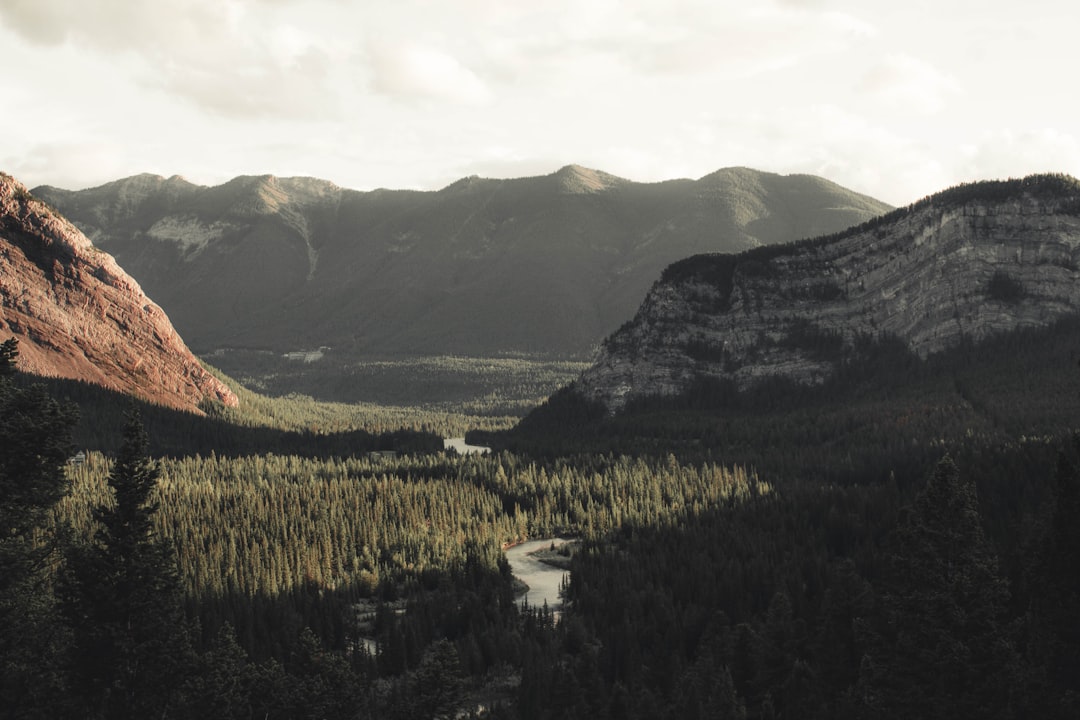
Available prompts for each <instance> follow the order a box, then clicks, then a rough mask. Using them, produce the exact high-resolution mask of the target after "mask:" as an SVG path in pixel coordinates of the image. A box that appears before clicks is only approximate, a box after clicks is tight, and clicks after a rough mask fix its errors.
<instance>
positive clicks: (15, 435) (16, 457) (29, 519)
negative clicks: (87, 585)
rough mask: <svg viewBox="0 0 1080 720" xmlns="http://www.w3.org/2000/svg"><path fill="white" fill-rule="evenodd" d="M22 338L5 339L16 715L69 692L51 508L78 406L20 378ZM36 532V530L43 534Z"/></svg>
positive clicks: (0, 466) (8, 609)
mask: <svg viewBox="0 0 1080 720" xmlns="http://www.w3.org/2000/svg"><path fill="white" fill-rule="evenodd" d="M17 356H18V342H17V341H16V340H15V339H14V338H11V339H9V340H6V341H5V342H3V343H0V628H3V630H2V631H0V698H3V701H2V703H0V704H2V705H3V706H4V707H3V712H4V713H5V714H6V716H8V717H26V718H29V717H49V716H51V715H54V714H55V712H56V702H57V701H58V699H59V698H60V697H61V696H62V694H63V693H62V687H63V685H62V678H61V677H60V676H59V674H58V673H57V672H56V668H57V667H58V666H59V663H58V662H57V661H56V658H57V656H58V653H59V652H60V651H61V649H62V647H63V645H64V644H65V643H66V638H65V636H64V632H63V627H62V624H61V623H60V622H59V621H58V618H57V616H56V612H55V603H54V601H53V595H52V590H51V586H50V583H49V575H48V573H47V565H48V563H49V561H50V559H51V557H52V554H53V549H54V546H55V538H54V537H53V535H52V533H51V532H50V531H49V527H48V526H49V523H48V513H49V511H50V510H51V509H52V507H53V506H54V505H55V504H56V502H57V501H58V500H60V498H61V497H63V496H64V495H65V494H66V493H67V492H68V491H69V488H70V483H69V481H68V480H67V477H66V475H65V472H64V463H65V460H66V459H67V457H68V456H69V455H70V453H71V450H70V442H71V441H70V438H71V428H72V426H73V425H74V424H75V418H76V415H75V411H74V409H73V408H71V407H69V406H66V405H62V404H60V403H57V402H56V401H55V400H53V399H52V398H50V397H49V396H48V395H47V394H46V393H45V391H44V389H43V388H42V387H41V386H40V385H34V386H30V387H19V386H18V385H17V384H16V381H15V360H16V357H17ZM35 536H36V537H35Z"/></svg>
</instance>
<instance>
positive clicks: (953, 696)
mask: <svg viewBox="0 0 1080 720" xmlns="http://www.w3.org/2000/svg"><path fill="white" fill-rule="evenodd" d="M894 541H895V545H894V551H893V552H892V553H891V555H890V557H889V571H888V576H887V580H886V587H885V592H884V596H883V601H882V611H883V612H882V615H883V617H882V619H883V621H884V622H883V623H882V624H881V625H879V628H878V630H879V633H880V634H878V635H877V636H876V637H875V638H874V640H873V641H872V642H871V648H870V652H869V653H868V654H867V656H866V657H864V659H863V663H862V669H861V677H860V682H859V687H858V688H857V691H858V695H859V699H860V700H861V701H862V703H863V706H864V709H865V710H866V711H867V713H866V714H867V716H868V717H876V718H912V717H919V718H942V720H944V719H945V718H959V717H964V718H973V717H978V718H994V717H1007V716H1009V714H1010V713H1011V708H1012V697H1011V689H1012V688H1013V683H1014V673H1015V671H1016V663H1017V656H1016V652H1015V648H1014V647H1013V645H1012V642H1011V639H1010V637H1009V635H1008V633H1007V632H1006V631H1005V629H1004V628H1003V626H1002V624H1001V623H1002V621H1003V618H1004V613H1005V610H1006V604H1007V602H1008V597H1009V591H1008V587H1007V585H1006V582H1005V580H1003V579H1002V577H1001V576H1000V575H999V574H998V565H997V558H996V556H995V555H994V553H993V550H992V549H991V547H990V544H989V542H988V541H987V539H986V537H985V535H984V534H983V529H982V525H981V524H980V520H979V509H978V501H977V498H976V493H975V483H974V482H973V481H972V480H970V479H968V478H964V477H963V476H961V474H960V472H959V471H958V470H957V467H956V465H955V464H954V463H953V461H952V459H951V458H949V457H945V458H944V459H942V460H941V461H940V462H939V463H938V465H937V467H936V468H935V470H934V473H933V474H932V475H931V477H930V479H929V480H928V482H927V484H926V487H925V488H924V489H923V490H922V492H920V493H919V495H918V497H917V498H916V500H915V503H914V505H913V507H912V508H911V509H910V511H909V512H908V513H907V515H906V516H905V517H903V518H902V519H901V522H900V525H899V527H898V528H897V530H896V534H895V537H894Z"/></svg>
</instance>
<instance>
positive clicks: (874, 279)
mask: <svg viewBox="0 0 1080 720" xmlns="http://www.w3.org/2000/svg"><path fill="white" fill-rule="evenodd" d="M1078 267H1080V183H1077V181H1076V180H1074V179H1072V178H1068V177H1064V176H1033V177H1029V178H1025V179H1024V180H1016V181H1006V182H991V183H979V184H975V185H969V186H961V187H958V188H954V189H952V190H949V191H945V192H944V193H940V194H938V195H935V196H933V197H930V198H927V199H926V200H923V201H921V202H920V203H917V204H916V205H913V206H911V207H908V208H903V209H900V210H896V211H894V212H892V213H889V214H888V215H886V216H883V217H882V218H879V219H877V220H874V221H871V222H868V223H865V224H864V225H862V226H859V227H857V228H853V229H852V230H850V231H846V232H844V233H841V234H838V235H834V236H831V237H824V238H818V239H815V240H809V241H803V242H799V243H794V244H790V245H786V246H775V247H770V248H758V249H755V250H751V251H748V252H746V253H742V254H740V255H707V256H697V257H693V258H690V259H688V260H685V261H682V262H679V263H676V264H674V265H672V266H670V267H669V268H668V269H667V270H666V271H665V272H664V275H663V277H662V279H661V280H660V281H659V282H657V283H656V284H655V285H654V287H653V288H652V290H651V291H650V292H649V294H648V296H647V297H646V299H645V301H644V303H643V304H642V306H641V307H640V309H639V310H638V312H637V315H636V316H635V317H634V319H633V320H632V321H631V322H630V323H627V324H626V325H625V326H624V327H623V328H622V329H620V330H619V331H618V332H616V333H615V334H614V335H612V336H611V337H610V338H608V340H607V341H606V342H605V344H604V347H603V349H602V350H601V353H600V355H599V357H598V359H597V361H596V363H595V365H594V366H593V367H592V368H590V369H589V370H588V371H586V372H585V373H584V374H583V376H582V378H581V379H580V380H579V382H578V383H577V388H578V389H579V390H580V391H581V392H583V393H584V394H585V395H587V396H589V397H593V398H596V399H598V400H600V401H602V402H604V403H605V404H606V405H607V406H608V408H609V409H611V410H616V409H618V408H621V407H622V406H623V405H625V403H626V402H627V400H629V399H630V398H633V397H635V396H642V395H657V394H659V395H670V394H677V393H679V392H681V391H683V390H685V389H686V388H687V387H688V385H689V384H690V383H691V382H692V381H693V380H694V379H695V378H696V377H699V376H708V377H714V378H720V379H727V380H732V381H734V382H735V383H736V384H737V385H738V386H739V387H743V388H745V387H747V386H749V385H750V384H752V383H753V382H754V381H755V380H756V379H759V378H762V377H765V376H783V377H787V378H790V379H792V380H795V381H797V382H800V383H811V384H813V383H820V382H822V381H824V380H825V379H826V378H828V377H829V376H830V375H831V374H832V373H833V370H834V364H833V363H834V362H835V359H836V357H837V356H838V355H842V351H843V348H844V347H850V346H851V345H852V343H853V342H854V341H855V340H856V339H858V338H866V337H869V338H874V337H880V336H882V335H890V336H893V337H896V338H899V339H901V340H903V341H904V342H905V343H906V344H907V346H908V347H909V348H910V349H911V350H912V351H913V352H915V353H917V354H918V355H920V356H922V357H926V356H927V355H929V354H931V353H934V352H937V351H940V350H943V349H945V348H948V347H950V346H953V345H955V344H956V343H958V342H959V341H960V340H961V339H962V338H970V339H972V340H978V339H981V338H984V337H987V336H989V335H991V334H994V333H1002V332H1008V331H1012V330H1016V329H1018V328H1027V327H1038V326H1045V325H1048V324H1050V323H1052V322H1054V321H1055V320H1057V319H1059V318H1061V317H1063V316H1065V315H1068V314H1071V313H1076V312H1078V311H1080V282H1078V280H1080V272H1078Z"/></svg>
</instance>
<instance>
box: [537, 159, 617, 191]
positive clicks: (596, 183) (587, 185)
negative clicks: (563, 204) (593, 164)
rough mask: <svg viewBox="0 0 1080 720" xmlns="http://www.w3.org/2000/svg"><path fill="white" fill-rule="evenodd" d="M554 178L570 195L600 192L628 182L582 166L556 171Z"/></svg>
mask: <svg viewBox="0 0 1080 720" xmlns="http://www.w3.org/2000/svg"><path fill="white" fill-rule="evenodd" d="M552 177H554V178H555V179H556V180H557V181H558V183H559V189H560V190H561V191H562V192H564V193H566V194H570V195H585V194H588V193H595V192H600V191H602V190H607V189H608V188H610V187H614V186H616V185H621V184H623V183H625V182H626V180H623V179H622V178H620V177H616V176H615V175H609V174H608V173H606V172H601V171H600V170H593V169H591V168H587V167H582V166H581V165H566V166H565V167H562V168H559V169H558V170H557V171H555V173H554V174H553V175H552Z"/></svg>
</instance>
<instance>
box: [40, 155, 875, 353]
mask: <svg viewBox="0 0 1080 720" xmlns="http://www.w3.org/2000/svg"><path fill="white" fill-rule="evenodd" d="M33 193H34V195H35V196H36V197H40V198H41V199H43V200H45V201H47V202H48V203H49V204H51V205H52V206H53V207H55V208H57V209H58V210H59V211H60V212H62V213H63V214H64V215H65V216H66V217H68V218H69V219H70V220H71V221H72V222H73V223H74V224H75V225H76V226H78V227H79V228H80V229H82V231H83V232H84V233H85V234H86V235H87V236H88V237H89V238H90V239H91V240H92V241H93V242H94V244H95V246H97V247H99V248H101V249H102V250H105V251H107V252H109V253H111V254H112V255H113V256H115V257H116V259H117V261H118V262H119V263H120V265H122V266H123V267H124V268H125V269H127V270H128V272H130V273H131V274H132V275H133V276H134V277H135V278H136V279H137V280H138V281H139V283H140V284H141V285H142V286H143V287H144V288H145V289H146V290H147V292H148V293H149V295H150V296H151V297H153V298H154V299H155V300H156V301H157V302H158V303H160V304H161V306H162V307H163V308H164V309H165V310H166V312H167V313H168V315H169V317H170V318H171V319H172V321H173V323H175V326H176V328H177V329H178V330H179V331H180V333H181V334H182V335H183V337H184V338H185V340H186V341H187V342H188V343H189V344H190V346H191V347H192V348H193V349H194V350H195V351H196V352H198V353H200V354H205V353H210V352H213V351H215V350H218V349H221V348H242V349H259V350H273V351H276V352H279V353H284V352H287V351H292V350H314V349H315V348H318V347H329V348H333V350H334V351H335V352H344V353H346V354H350V355H352V356H357V355H365V356H381V357H393V356H401V355H437V354H460V355H470V356H493V355H499V354H511V355H521V354H525V355H531V356H553V357H577V358H588V357H589V356H591V354H592V352H593V351H594V350H595V348H596V346H597V344H598V343H599V342H600V340H601V339H602V338H603V337H604V336H606V335H607V334H609V333H610V332H611V331H613V330H614V329H615V328H617V327H618V326H619V325H620V324H621V323H622V322H624V321H625V320H626V319H627V318H628V317H630V316H631V315H632V314H633V312H634V309H635V308H636V307H637V306H638V304H639V303H640V302H641V299H642V298H643V297H644V295H645V293H646V291H647V290H648V289H649V287H650V286H651V285H652V283H653V282H654V281H655V280H656V278H657V277H658V276H659V274H660V271H661V270H662V269H663V268H664V267H666V266H667V265H668V264H670V263H671V262H673V261H675V260H678V259H681V258H684V257H687V256H689V255H692V254H695V253H700V252H706V251H726V252H733V251H739V250H744V249H747V248H752V247H757V246H760V245H768V244H773V243H779V242H786V241H791V240H795V239H798V238H801V237H809V236H814V235H820V234H823V233H830V232H836V231H838V230H841V229H843V228H846V227H848V226H850V225H852V224H857V223H859V222H863V221H865V220H867V219H868V218H870V217H873V216H876V215H879V214H881V213H883V212H885V211H887V210H889V209H890V208H889V206H887V205H885V204H883V203H881V202H878V201H876V200H873V199H872V198H869V197H866V196H863V195H860V194H858V193H855V192H852V191H850V190H846V189H844V188H842V187H840V186H838V185H835V184H833V183H831V182H829V181H827V180H824V179H822V178H819V177H813V176H807V175H791V176H781V175H775V174H771V173H765V172H759V171H755V170H749V169H745V168H729V169H724V170H720V171H718V172H715V173H713V174H710V175H708V176H705V177H703V178H701V179H699V180H671V181H667V182H660V183H638V182H632V181H629V180H625V179H622V178H618V177H614V176H612V175H609V174H606V173H603V172H599V171H596V170H590V169H586V168H583V167H579V166H573V165H572V166H568V167H565V168H563V169H561V170H559V171H558V172H555V173H553V174H551V175H547V176H542V177H532V178H519V179H509V180H494V179H483V178H478V177H470V178H464V179H462V180H459V181H457V182H455V183H453V184H451V185H449V186H448V187H445V188H443V189H442V190H439V191H437V192H418V191H408V190H374V191H370V192H358V191H352V190H346V189H343V188H340V187H337V186H336V185H334V184H332V183H330V182H327V181H324V180H316V179H311V178H277V177H273V176H259V177H238V178H236V179H234V180H232V181H230V182H227V183H225V184H223V185H219V186H216V187H204V186H199V185H194V184H192V183H189V182H187V181H185V180H184V179H182V178H180V177H171V178H167V179H166V178H163V177H158V176H154V175H139V176H136V177H130V178H126V179H123V180H118V181H116V182H112V183H109V184H107V185H103V186H100V187H96V188H92V189H87V190H80V191H67V190H61V189H58V188H54V187H47V186H44V187H38V188H34V190H33Z"/></svg>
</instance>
